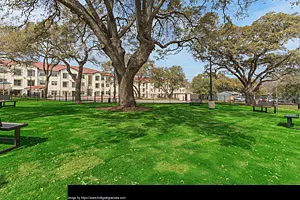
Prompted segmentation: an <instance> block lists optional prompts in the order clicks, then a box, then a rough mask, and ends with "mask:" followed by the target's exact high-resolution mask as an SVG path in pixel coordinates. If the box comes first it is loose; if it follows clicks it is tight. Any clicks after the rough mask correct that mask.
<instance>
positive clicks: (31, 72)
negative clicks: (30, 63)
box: [27, 69, 35, 76]
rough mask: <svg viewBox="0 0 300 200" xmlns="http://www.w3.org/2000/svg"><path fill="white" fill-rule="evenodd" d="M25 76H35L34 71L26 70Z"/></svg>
mask: <svg viewBox="0 0 300 200" xmlns="http://www.w3.org/2000/svg"><path fill="white" fill-rule="evenodd" d="M27 76H35V71H34V70H32V69H28V70H27Z"/></svg>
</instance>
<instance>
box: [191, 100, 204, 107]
mask: <svg viewBox="0 0 300 200" xmlns="http://www.w3.org/2000/svg"><path fill="white" fill-rule="evenodd" d="M201 104H202V99H191V102H190V105H191V106H193V105H198V106H200V105H201Z"/></svg>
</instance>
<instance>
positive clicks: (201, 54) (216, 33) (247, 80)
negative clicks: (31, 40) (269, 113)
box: [192, 12, 300, 104]
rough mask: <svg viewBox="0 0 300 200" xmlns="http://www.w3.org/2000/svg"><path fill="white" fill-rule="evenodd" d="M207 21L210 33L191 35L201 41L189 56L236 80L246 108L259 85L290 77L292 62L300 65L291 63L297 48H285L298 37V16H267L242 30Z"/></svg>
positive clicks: (299, 24) (299, 32) (212, 17)
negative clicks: (238, 82) (286, 75)
mask: <svg viewBox="0 0 300 200" xmlns="http://www.w3.org/2000/svg"><path fill="white" fill-rule="evenodd" d="M209 17H210V19H211V23H210V24H209V27H210V30H211V31H209V32H208V31H207V32H206V34H203V33H205V31H202V32H201V33H202V35H199V34H197V33H196V34H195V35H197V37H198V39H202V38H205V40H201V41H199V42H198V43H194V45H193V46H192V52H193V54H194V56H195V57H196V58H197V59H199V60H202V61H210V60H211V61H212V63H213V64H214V66H215V69H216V70H219V71H224V72H227V73H229V74H231V75H234V76H235V77H237V78H238V79H239V80H240V82H241V83H242V85H243V93H244V94H245V97H246V103H247V104H252V103H254V99H253V97H254V93H255V92H258V91H259V88H260V87H261V85H262V84H263V83H265V82H270V81H274V80H277V79H279V78H280V77H282V76H283V75H285V74H288V73H290V72H291V71H292V68H293V65H294V64H295V62H298V63H299V62H300V61H299V60H298V61H297V60H295V58H296V57H297V54H299V48H297V49H288V48H287V47H286V46H285V44H286V43H287V42H289V41H291V40H292V39H297V38H299V37H300V16H299V15H298V14H284V13H277V14H276V13H273V12H271V13H267V14H266V15H265V16H263V17H261V18H260V19H258V20H256V21H255V22H253V23H252V24H251V25H249V26H242V27H240V26H235V25H233V24H230V23H228V24H225V25H218V24H219V23H218V22H217V16H215V15H210V16H209ZM202 28H203V27H202ZM203 29H205V27H204V28H203ZM204 41H205V42H204Z"/></svg>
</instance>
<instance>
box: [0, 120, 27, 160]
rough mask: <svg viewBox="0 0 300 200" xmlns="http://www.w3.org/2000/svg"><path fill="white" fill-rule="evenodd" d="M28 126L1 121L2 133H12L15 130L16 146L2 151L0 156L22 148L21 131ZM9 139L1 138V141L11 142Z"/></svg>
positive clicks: (0, 129)
mask: <svg viewBox="0 0 300 200" xmlns="http://www.w3.org/2000/svg"><path fill="white" fill-rule="evenodd" d="M24 126H28V124H21V123H11V122H1V120H0V131H11V130H14V138H13V141H14V145H13V146H12V147H9V148H8V149H5V150H0V154H2V153H5V152H8V151H11V150H13V149H15V148H18V147H19V146H20V129H21V128H22V127H24ZM11 139H12V138H9V137H0V140H11Z"/></svg>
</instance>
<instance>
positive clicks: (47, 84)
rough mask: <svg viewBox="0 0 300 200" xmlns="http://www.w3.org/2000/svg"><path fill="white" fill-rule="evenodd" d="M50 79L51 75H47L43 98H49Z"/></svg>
mask: <svg viewBox="0 0 300 200" xmlns="http://www.w3.org/2000/svg"><path fill="white" fill-rule="evenodd" d="M49 79H50V77H48V76H46V80H45V89H44V97H43V99H47V96H48V88H49Z"/></svg>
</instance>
